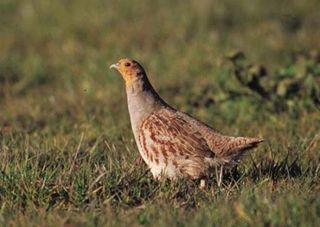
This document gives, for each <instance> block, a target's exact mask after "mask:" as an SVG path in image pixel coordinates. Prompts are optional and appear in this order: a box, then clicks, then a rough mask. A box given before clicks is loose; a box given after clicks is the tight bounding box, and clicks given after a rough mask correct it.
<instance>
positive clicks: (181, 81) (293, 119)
mask: <svg viewBox="0 0 320 227" xmlns="http://www.w3.org/2000/svg"><path fill="white" fill-rule="evenodd" d="M319 7H320V5H319V2H318V1H316V0H308V1H304V2H301V1H298V0H293V1H290V2H289V1H282V2H280V3H279V2H278V1H273V0H272V1H262V0H258V1H249V0H240V1H237V2H234V1H229V0H225V1H219V2H214V3H211V2H210V1H200V2H198V1H197V2H194V1H181V2H179V1H177V2H171V1H170V2H169V1H152V2H151V1H150V2H146V1H143V0H134V1H117V2H111V1H110V2H108V1H99V0H94V1H90V3H89V2H87V1H83V0H79V1H54V2H52V1H50V2H49V1H47V0H42V1H11V0H2V1H1V2H0V15H1V16H0V21H1V24H2V26H1V27H0V48H1V51H0V107H1V108H0V143H1V144H0V156H1V159H0V160H1V161H0V223H1V225H3V226H79V225H82V226H111V225H112V226H113V225H120V226H126V225H132V226H138V225H143V226H167V225H173V226H199V225H202V226H213V225H217V226H219V225H227V226H236V225H240V226H253V225H255V226H284V225H287V226H288V225H291V226H298V225H301V226H318V225H319V224H320V199H319V198H320V184H319V182H320V179H319V177H320V172H319V171H320V145H319V138H320V114H319V100H320V95H319V94H320V92H319V91H320V79H319V78H320V70H319V68H320V66H319V65H320V63H319V62H320V60H319V56H320V55H319V49H320V44H319V39H320V30H319V29H317V28H319V26H320V24H319V19H320V18H319V17H320V16H319V13H318V8H319ZM239 50H240V51H242V52H243V53H245V55H246V58H245V59H244V60H242V61H241V62H240V63H238V62H237V63H236V64H232V63H231V62H230V61H229V60H227V59H228V58H229V59H230V56H231V58H232V56H234V53H235V51H239ZM127 56H129V57H133V58H135V59H137V60H138V61H140V62H141V63H142V64H143V65H144V66H145V67H146V69H147V72H148V74H149V75H150V80H151V81H152V83H153V84H154V85H155V87H156V89H157V90H158V91H159V93H160V94H161V96H163V97H164V99H166V100H167V101H168V102H169V103H170V104H172V105H173V106H175V107H177V108H179V109H180V110H183V111H186V112H188V113H190V114H192V115H194V116H196V117H197V118H199V119H201V120H203V121H205V122H207V123H208V124H210V125H212V126H213V127H214V128H216V129H219V130H220V131H222V132H224V133H225V134H230V135H247V136H260V137H263V138H265V139H266V142H265V143H264V144H262V145H261V146H259V147H258V148H257V149H256V150H254V151H252V152H250V153H249V154H248V155H247V156H246V157H244V158H243V159H242V162H241V163H240V164H239V165H238V166H237V167H236V168H232V169H229V170H227V171H226V173H225V176H224V181H223V184H222V186H221V187H218V186H217V180H216V176H215V173H212V176H211V178H210V179H212V180H211V181H210V182H209V185H208V188H207V190H205V191H199V189H198V184H199V182H198V181H182V182H181V181H180V182H169V181H163V182H158V181H155V180H153V179H152V176H151V174H150V173H149V172H146V167H145V166H144V165H139V166H134V159H135V158H136V157H138V151H137V148H136V146H135V142H134V140H133V135H132V133H131V130H130V123H129V118H128V113H127V107H126V97H125V92H124V87H123V82H122V81H121V78H120V77H119V76H117V74H116V73H115V72H113V71H110V70H108V65H110V64H112V63H114V62H115V61H117V60H118V59H119V58H121V57H127ZM252 66H254V67H252ZM261 67H262V68H263V69H265V70H266V75H265V76H262V74H261V73H259V72H260V71H259V70H258V71H254V70H253V69H260V68H261ZM235 72H236V73H235ZM237 72H238V73H239V77H237V76H236V74H237ZM239 78H240V79H239ZM301 78H303V79H301ZM257 81H258V82H257ZM257 84H258V85H257ZM257 86H258V87H259V86H262V87H263V88H264V89H265V91H266V92H267V93H268V95H261V94H260V93H259V89H258V90H257Z"/></svg>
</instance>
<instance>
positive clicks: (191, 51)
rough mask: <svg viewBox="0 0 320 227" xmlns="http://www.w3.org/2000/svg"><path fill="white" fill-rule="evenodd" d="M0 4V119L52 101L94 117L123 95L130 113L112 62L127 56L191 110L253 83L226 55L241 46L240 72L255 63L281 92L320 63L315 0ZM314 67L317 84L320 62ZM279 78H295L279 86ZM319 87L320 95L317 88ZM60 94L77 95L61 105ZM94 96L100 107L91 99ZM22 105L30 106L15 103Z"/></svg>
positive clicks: (173, 100) (8, 0)
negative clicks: (236, 74) (243, 60)
mask: <svg viewBox="0 0 320 227" xmlns="http://www.w3.org/2000/svg"><path fill="white" fill-rule="evenodd" d="M0 10H1V12H0V13H1V17H0V21H1V28H0V32H1V33H0V34H1V37H0V48H1V51H0V61H1V65H0V82H1V84H0V86H1V89H0V91H1V97H2V98H1V100H0V101H1V105H2V106H3V107H4V108H3V109H4V111H5V114H3V113H2V120H1V121H2V124H4V123H5V122H4V121H3V120H4V119H5V120H7V122H10V120H12V119H14V118H15V116H16V115H19V114H21V115H23V116H24V117H25V118H28V117H29V116H28V115H29V114H30V115H31V116H30V117H32V115H34V116H36V115H38V114H41V113H42V114H45V115H46V112H45V111H46V110H47V109H48V108H54V109H55V111H54V112H56V113H61V114H62V115H64V113H65V111H67V110H63V109H64V108H66V109H68V110H69V111H70V112H71V113H72V112H73V111H75V110H74V109H81V111H80V112H79V114H81V115H83V113H85V112H86V113H87V114H92V115H93V116H94V115H95V114H98V113H94V112H92V111H97V109H99V108H100V107H98V105H100V106H104V108H106V109H108V108H110V107H111V106H114V105H115V104H118V103H123V104H122V105H120V104H119V105H116V106H115V107H113V108H115V109H114V111H117V108H119V110H121V111H120V112H121V113H122V112H124V111H125V108H126V107H125V103H124V98H125V96H124V92H123V86H122V81H121V79H120V78H119V76H118V75H117V74H116V73H115V72H112V71H110V70H109V69H108V66H109V65H110V64H112V63H114V62H116V61H117V60H118V59H119V58H123V57H131V58H134V59H136V60H137V61H139V62H141V64H142V65H144V66H145V67H146V69H147V72H148V74H149V75H150V79H151V81H152V82H153V84H154V85H155V87H156V88H157V89H158V90H160V92H161V94H162V95H163V96H165V97H166V98H169V97H170V100H171V103H172V104H175V105H178V106H182V108H188V107H183V106H184V105H183V104H184V103H183V102H191V103H193V104H195V105H196V106H198V105H202V104H205V103H207V104H208V106H211V104H213V103H214V102H215V101H217V102H219V100H224V101H228V97H229V96H230V93H232V92H235V93H237V92H239V93H241V92H240V91H238V90H241V89H240V88H239V87H240V86H241V87H243V88H244V90H246V89H247V88H246V86H243V85H244V84H242V85H241V83H239V81H237V80H236V78H235V77H234V75H233V74H234V66H233V65H232V64H231V65H228V63H227V62H228V60H226V58H225V57H226V56H227V57H230V55H231V57H232V55H237V54H239V53H237V52H240V54H242V53H244V54H245V56H246V60H247V61H248V62H247V63H241V65H242V66H243V67H244V68H245V69H244V70H247V71H248V68H250V67H251V66H252V65H254V66H255V67H258V69H256V68H255V70H260V68H259V67H263V70H264V69H265V70H267V72H268V78H267V79H266V78H264V80H268V83H273V84H271V85H270V84H269V86H271V87H272V86H273V90H272V89H271V88H270V91H269V92H270V93H273V92H276V90H277V89H278V90H279V89H280V90H281V89H282V90H283V89H284V90H285V91H278V92H279V94H280V93H281V94H280V96H282V97H283V96H286V95H287V94H286V92H287V91H286V90H289V89H290V88H289V87H290V86H289V85H291V84H290V83H293V85H292V86H293V88H292V89H293V90H297V88H295V87H294V86H295V85H296V84H295V83H294V82H295V80H299V77H302V76H303V75H300V74H304V73H305V72H304V71H308V70H307V69H306V68H308V67H309V66H308V64H310V61H316V62H317V63H319V52H317V51H318V50H319V46H320V42H319V40H320V29H319V28H320V14H319V10H320V3H319V1H317V0H308V1H298V0H291V1H281V2H279V1H275V0H271V1H263V0H258V1H250V0H240V1H237V2H234V1H229V0H224V1H206V0H201V1H175V2H171V1H151V2H149V1H148V2H147V1H142V0H134V1H100V0H93V1H90V2H88V1H82V0H79V1H70V0H69V1H54V2H52V1H46V0H43V1H12V0H1V2H0ZM310 53H311V54H310ZM310 55H311V56H310ZM297 59H298V60H297ZM301 59H302V60H301ZM236 60H237V59H236ZM302 61H304V62H302ZM297 62H298V63H297ZM312 63H314V62H312ZM312 63H311V64H312ZM243 64H244V65H243ZM237 65H238V63H237ZM242 66H241V67H242ZM237 67H240V66H237ZM312 70H313V71H316V72H311V73H313V74H317V79H316V80H315V81H317V82H318V83H319V65H317V66H315V67H313V68H312ZM254 73H255V72H253V74H254ZM307 73H309V72H307ZM243 74H245V75H243V76H244V77H250V76H251V77H252V75H249V74H250V72H246V71H245V72H243ZM251 74H252V72H251ZM297 74H299V75H297ZM258 77H259V76H258ZM280 77H286V79H288V78H289V80H290V79H291V80H292V81H289V82H288V81H286V83H289V85H282V86H283V87H284V88H277V87H274V86H278V85H274V83H279V81H278V80H280V79H279V78H280ZM315 78H316V76H314V78H313V79H315ZM246 79H248V78H246ZM248 80H250V78H249V79H248ZM259 80H260V79H259ZM271 80H272V81H271ZM310 80H311V79H310ZM270 81H271V82H270ZM315 81H314V80H312V82H310V83H311V84H312V83H314V82H315ZM247 82H248V81H247ZM249 82H250V81H249ZM299 83H300V81H299ZM265 86H267V85H265ZM297 86H299V85H297ZM306 86H307V85H306ZM229 87H231V88H229ZM234 87H236V88H234ZM287 87H288V88H287ZM307 88H308V89H311V88H310V87H307ZM312 89H313V88H312ZM314 89H317V91H315V92H314V93H316V94H314V95H319V86H318V87H317V88H314ZM296 92H298V91H296ZM300 92H301V91H300ZM305 92H307V93H308V91H305ZM244 93H245V94H246V93H248V92H247V91H245V92H244ZM293 93H294V92H293ZM172 95H173V96H172ZM258 95H259V94H258ZM236 96H237V95H236ZM239 96H240V95H239ZM249 96H250V95H249ZM293 96H295V95H293ZM296 96H301V94H300V95H299V94H297V95H296ZM307 96H308V95H303V97H304V98H307ZM180 98H181V100H180ZM258 98H259V97H258ZM308 98H310V97H309V96H308ZM317 98H319V97H311V99H317ZM230 100H231V99H230ZM237 101H239V100H237ZM318 101H319V99H318ZM20 102H21V103H20ZM64 102H71V103H68V105H67V104H66V106H65V107H64V106H63V105H64ZM92 102H97V103H96V104H97V105H92V107H90V106H91V104H90V103H92ZM198 102H200V103H198ZM44 103H46V104H45V105H44ZM21 105H25V107H24V108H17V107H18V106H19V107H21ZM243 105H244V104H243ZM263 105H265V103H264V104H263ZM291 105H294V104H291ZM30 107H31V109H30V110H29V111H28V109H29V108H30ZM60 108H61V109H60ZM90 108H93V110H91V109H90ZM186 110H188V109H186ZM24 111H28V112H30V113H24ZM37 111H39V113H37ZM59 111H61V112H59ZM190 111H192V110H190ZM237 111H239V110H237ZM19 112H20V113H19ZM49 113H50V114H53V112H52V111H49ZM75 114H76V113H75ZM45 117H46V119H47V118H50V116H47V115H46V116H45ZM123 117H125V116H123ZM37 118H38V117H37ZM125 118H126V117H125ZM231 118H232V116H231ZM22 121H23V120H22ZM8 124H9V123H8ZM10 124H12V122H11V123H10ZM14 124H15V123H14Z"/></svg>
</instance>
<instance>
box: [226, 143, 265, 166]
mask: <svg viewBox="0 0 320 227" xmlns="http://www.w3.org/2000/svg"><path fill="white" fill-rule="evenodd" d="M229 138H230V139H229V141H228V142H227V143H226V146H225V147H224V148H223V149H222V150H221V153H220V157H221V158H222V159H223V160H224V161H225V162H236V161H237V160H238V159H239V158H240V157H241V156H242V155H243V154H244V153H245V152H246V151H247V150H249V149H252V148H255V147H256V146H257V145H258V144H259V143H261V142H263V141H264V140H263V139H261V138H249V137H229Z"/></svg>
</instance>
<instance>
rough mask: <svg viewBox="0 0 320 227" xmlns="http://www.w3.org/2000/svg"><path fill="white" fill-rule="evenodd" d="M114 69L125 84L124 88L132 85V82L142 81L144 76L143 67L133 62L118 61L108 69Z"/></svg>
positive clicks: (127, 59)
mask: <svg viewBox="0 0 320 227" xmlns="http://www.w3.org/2000/svg"><path fill="white" fill-rule="evenodd" d="M111 68H115V69H116V70H117V71H118V72H119V73H120V74H121V76H122V78H123V79H124V81H125V82H126V86H129V85H131V84H132V82H133V81H135V80H138V79H142V78H143V77H144V76H145V71H144V69H143V67H142V66H141V65H140V64H139V63H138V62H136V61H135V60H132V59H129V58H124V59H120V60H119V61H118V62H117V63H116V64H112V65H110V69H111Z"/></svg>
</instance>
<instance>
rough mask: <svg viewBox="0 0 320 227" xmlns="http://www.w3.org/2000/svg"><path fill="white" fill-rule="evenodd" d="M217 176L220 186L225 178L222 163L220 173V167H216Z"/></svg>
mask: <svg viewBox="0 0 320 227" xmlns="http://www.w3.org/2000/svg"><path fill="white" fill-rule="evenodd" d="M216 178H217V183H218V187H220V186H221V183H222V178H223V165H221V167H220V173H219V175H218V169H217V167H216Z"/></svg>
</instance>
